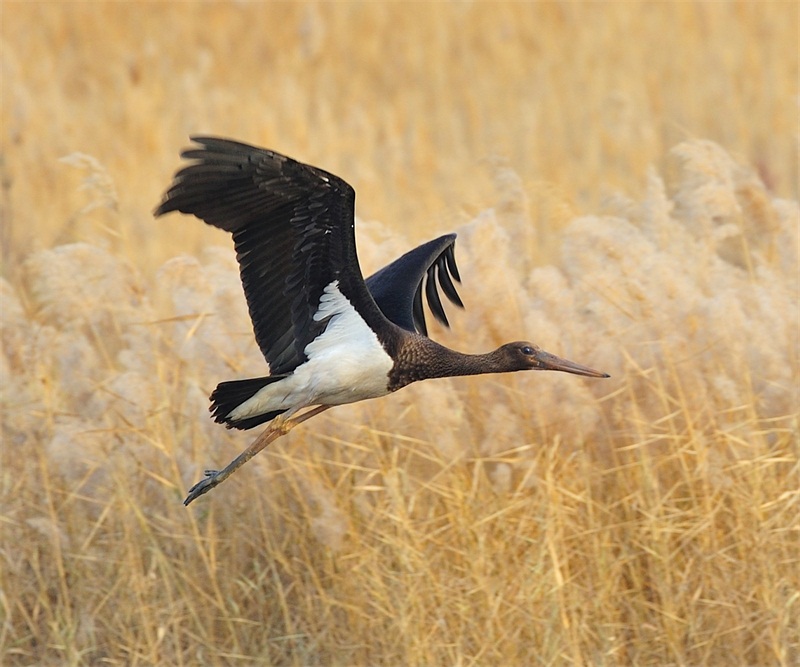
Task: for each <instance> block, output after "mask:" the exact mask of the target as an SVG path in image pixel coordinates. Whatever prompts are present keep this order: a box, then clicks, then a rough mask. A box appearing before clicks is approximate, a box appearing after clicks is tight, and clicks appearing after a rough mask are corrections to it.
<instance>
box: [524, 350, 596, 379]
mask: <svg viewBox="0 0 800 667" xmlns="http://www.w3.org/2000/svg"><path fill="white" fill-rule="evenodd" d="M535 359H536V361H537V362H538V364H537V365H536V366H534V370H537V371H563V372H564V373H574V374H575V375H585V376H587V377H590V378H608V377H611V376H610V375H609V374H608V373H601V372H600V371H596V370H594V369H593V368H589V367H588V366H582V365H581V364H576V363H575V362H574V361H570V360H569V359H562V358H561V357H557V356H556V355H554V354H550V353H549V352H545V351H544V350H538V351H537V352H536V355H535Z"/></svg>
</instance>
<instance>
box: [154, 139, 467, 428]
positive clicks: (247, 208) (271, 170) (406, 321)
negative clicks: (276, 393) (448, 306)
mask: <svg viewBox="0 0 800 667" xmlns="http://www.w3.org/2000/svg"><path fill="white" fill-rule="evenodd" d="M192 140H193V141H194V142H195V144H197V145H198V146H199V147H193V148H190V149H187V150H185V151H184V152H183V153H182V157H184V158H185V159H187V160H191V161H192V162H191V163H190V164H188V165H187V166H185V167H183V168H182V169H181V170H180V171H178V173H177V174H176V175H175V179H174V181H173V183H172V186H171V187H170V189H169V190H168V191H167V193H166V195H165V196H164V200H163V201H162V203H161V205H160V206H159V207H158V208H157V209H156V211H155V214H156V215H157V216H158V215H163V214H164V213H168V212H169V211H180V212H182V213H189V214H192V215H195V216H197V217H198V218H200V219H201V220H204V221H205V222H206V223H208V224H210V225H213V226H214V227H218V228H220V229H224V230H225V231H228V232H230V233H231V234H232V235H233V241H234V246H235V248H236V258H237V260H238V262H239V272H240V275H241V279H242V285H243V287H244V293H245V297H246V298H247V305H248V308H249V310H250V318H251V319H252V321H253V329H254V332H255V337H256V341H257V343H258V346H259V347H260V348H261V351H262V352H263V354H264V356H265V357H266V359H267V361H268V362H269V366H270V373H271V375H272V376H275V375H282V374H287V373H290V372H291V371H293V370H294V369H295V368H296V367H297V366H299V365H300V364H302V363H303V362H305V361H306V356H305V348H306V346H307V345H308V344H309V343H310V342H311V341H313V340H314V339H315V338H316V337H317V336H318V335H319V334H320V333H322V332H323V331H324V329H325V327H326V325H327V323H326V322H324V321H315V320H314V314H315V313H316V312H317V309H318V306H319V303H320V298H321V296H322V292H323V290H324V289H325V287H326V286H328V285H329V284H330V283H331V282H333V281H334V280H338V281H339V290H340V291H341V292H342V294H343V295H344V296H345V297H347V298H348V299H349V300H350V302H351V303H352V304H354V305H355V306H356V307H357V308H358V311H359V314H360V315H361V316H362V317H363V318H364V320H365V321H366V323H367V325H368V326H370V327H371V328H372V329H373V330H374V331H380V330H381V329H385V328H386V327H387V325H388V323H387V322H386V319H388V320H390V321H391V322H393V323H394V324H396V325H397V326H399V327H402V328H403V329H406V330H407V331H411V332H414V331H416V332H418V333H421V334H423V335H427V326H426V323H425V313H424V310H423V296H422V290H423V283H424V288H425V295H426V297H427V301H428V305H429V306H430V309H431V312H432V313H433V316H434V317H435V318H436V319H437V320H439V322H441V323H442V324H444V325H445V326H449V325H448V322H447V316H446V315H445V312H444V307H443V305H442V300H441V298H440V296H439V290H438V286H441V288H442V291H443V292H444V293H445V296H447V298H448V299H449V300H450V301H452V302H453V303H454V304H456V305H457V306H460V307H463V304H462V303H461V299H460V298H459V296H458V292H456V288H455V285H454V284H453V280H452V278H455V280H457V281H460V277H459V275H458V268H457V267H456V263H455V256H454V254H453V244H454V243H455V238H456V235H455V234H449V235H447V236H442V237H440V238H438V239H435V240H433V241H429V242H428V243H425V244H423V245H421V246H419V247H418V248H415V249H414V250H412V251H410V252H408V253H406V254H405V255H403V256H402V257H400V258H399V259H397V260H395V261H394V262H392V263H391V264H389V265H388V266H386V267H384V268H383V269H381V270H380V271H378V272H377V273H375V274H374V275H372V276H371V277H370V278H368V279H367V281H366V283H365V281H364V279H363V277H362V275H361V269H360V267H359V264H358V258H357V256H356V245H355V229H354V228H355V217H354V212H355V192H354V191H353V188H352V187H350V186H349V185H348V184H347V183H345V181H343V180H342V179H340V178H338V177H336V176H334V175H333V174H330V173H328V172H326V171H323V170H322V169H317V168H316V167H312V166H309V165H305V164H302V163H299V162H296V161H295V160H292V159H291V158H288V157H286V156H284V155H281V154H279V153H275V152H273V151H269V150H265V149H261V148H256V147H254V146H250V145H248V144H243V143H240V142H237V141H231V140H228V139H219V138H215V137H192ZM253 386H254V387H255V385H253ZM247 388H248V389H249V388H250V387H249V386H248V387H247ZM224 394H225V392H218V393H217V397H218V398H219V399H220V401H222V402H225V400H223V399H225V395H224ZM231 395H232V394H231ZM253 425H255V424H253ZM248 426H249V425H248ZM248 426H245V428H247V427H248Z"/></svg>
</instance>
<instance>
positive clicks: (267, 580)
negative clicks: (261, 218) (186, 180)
mask: <svg viewBox="0 0 800 667" xmlns="http://www.w3.org/2000/svg"><path fill="white" fill-rule="evenodd" d="M0 11H2V39H3V49H2V67H3V70H2V86H3V88H2V92H3V96H2V110H1V111H2V128H3V152H2V162H0V169H2V192H3V198H2V202H1V204H0V205H1V206H2V208H0V211H2V217H3V228H2V261H3V264H2V274H3V281H2V282H0V288H1V289H2V304H3V312H2V329H1V330H0V339H1V340H2V344H3V351H4V353H3V355H2V356H0V372H1V373H2V394H0V400H1V401H2V427H3V431H2V438H3V440H2V450H0V465H1V466H2V467H1V468H0V471H1V472H0V508H2V509H0V519H1V520H2V522H0V662H2V664H4V665H6V664H7V665H83V664H91V665H103V664H108V665H154V664H158V665H195V664H208V665H238V664H287V665H313V664H325V665H378V664H385V665H436V664H448V665H449V664H452V665H500V664H503V665H530V664H542V665H561V664H576V665H594V664H599V665H622V664H632V665H647V664H652V665H656V664H657V665H662V664H675V665H733V664H737V665H739V664H741V665H744V664H748V665H767V664H769V665H772V664H781V665H793V664H797V663H798V661H800V629H799V628H800V618H799V617H800V614H798V608H799V607H800V532H799V529H800V524H799V522H798V516H800V514H799V513H798V509H799V508H798V498H799V495H798V488H799V487H800V467H799V466H798V449H799V448H800V443H799V442H798V409H797V406H798V405H800V392H799V390H798V383H799V382H800V380H799V378H798V370H799V369H800V363H799V362H798V349H799V348H800V345H798V343H799V342H800V321H799V320H800V313H798V300H799V299H800V284H799V280H798V247H799V246H798V229H799V228H800V224H799V223H800V214H798V205H797V199H798V196H799V195H798V186H797V183H798V165H797V141H798V134H797V123H798V113H797V99H798V89H797V80H798V57H797V53H798V48H797V47H798V33H797V18H798V10H797V7H796V5H793V4H788V3H786V4H780V3H745V4H740V3H689V2H687V3H674V4H669V3H647V4H635V3H617V4H587V5H583V4H577V3H548V4H535V5H522V4H513V5H498V4H491V5H483V4H479V3H475V4H458V5H443V4H442V5H438V4H437V5H413V6H405V5H400V4H391V5H390V4H380V5H355V6H353V5H349V4H348V5H346V4H334V5H324V4H320V5H317V4H310V5H289V4H274V5H255V4H246V3H236V4H226V3H215V4H202V5H187V4H183V3H174V4H164V5H146V6H142V5H134V4H129V5H116V4H114V5H112V4H99V3H98V4H92V3H86V4H47V3H38V4H35V5H33V4H21V3H19V4H18V3H11V2H5V3H4V4H3V5H2V7H1V8H0ZM190 132H197V133H202V132H213V133H217V134H222V135H229V136H234V137H237V138H241V139H244V140H249V141H252V142H255V143H260V144H263V145H268V146H271V147H274V148H276V149H278V150H282V151H284V152H287V153H289V154H292V155H295V156H297V157H298V158H301V159H304V160H307V161H310V162H312V163H315V164H319V165H320V166H324V167H326V168H328V169H330V170H333V171H335V172H337V173H340V174H342V175H343V176H345V177H346V178H347V179H348V180H349V181H350V182H351V183H353V184H354V185H355V186H356V188H357V190H358V192H359V215H360V217H361V219H362V220H363V221H364V222H363V223H361V224H360V227H359V240H360V250H361V254H362V257H363V261H364V264H365V267H366V268H367V270H369V269H371V268H375V267H377V266H379V265H380V264H381V262H383V261H385V260H387V259H388V258H390V257H393V256H394V255H395V254H397V253H399V252H401V251H402V250H403V249H405V248H407V247H408V246H410V245H411V244H413V243H415V242H417V241H421V240H424V239H426V238H428V237H431V236H433V235H434V234H437V233H441V232H445V231H449V230H451V229H456V230H457V231H459V234H460V239H459V245H458V256H459V261H460V265H461V267H462V272H463V274H464V278H465V286H464V290H462V291H463V292H464V294H465V300H466V302H467V308H468V309H467V311H466V312H464V313H454V315H453V318H452V322H453V325H454V329H453V331H452V332H447V331H443V330H441V329H436V330H435V331H434V332H433V334H434V336H436V337H437V338H438V339H439V340H441V341H442V342H445V343H446V344H448V345H451V346H453V347H456V348H459V349H465V350H469V351H475V350H479V349H487V348H489V347H492V346H494V345H496V344H498V343H500V342H502V341H504V340H510V339H515V338H522V337H526V338H527V337H530V338H532V339H533V340H535V341H537V342H538V343H541V344H542V345H543V346H544V347H545V348H547V349H551V350H552V351H553V352H556V353H560V354H564V355H566V356H569V357H570V358H573V359H575V360H577V361H581V362H585V363H587V364H590V365H592V366H595V367H597V368H602V369H604V370H607V371H609V372H610V373H611V374H612V376H613V377H612V379H611V380H609V381H606V382H590V381H586V380H582V379H579V378H575V377H564V376H558V375H555V374H550V375H538V374H517V375H514V376H505V377H484V378H476V379H460V380H454V381H449V380H443V381H437V382H430V383H426V384H421V385H419V386H415V387H409V388H408V389H406V390H403V391H402V392H400V393H398V394H397V395H396V396H393V397H391V398H388V399H384V400H381V401H375V402H371V403H365V404H363V405H356V406H348V407H342V408H337V409H336V410H334V411H331V412H329V413H327V414H326V415H325V416H323V417H320V418H319V419H317V420H314V421H313V422H310V423H309V425H308V426H307V427H303V428H301V429H298V430H297V431H294V432H293V433H292V434H291V435H290V436H288V437H287V438H286V439H284V440H282V441H279V442H278V443H276V444H275V445H274V446H273V447H272V449H271V450H270V451H268V452H267V453H265V454H263V455H261V456H260V457H259V458H258V459H256V460H255V461H254V462H252V463H250V464H249V465H248V466H247V467H246V468H245V469H244V470H243V471H241V472H239V473H238V474H237V475H236V476H235V477H234V478H233V479H232V480H231V481H229V482H227V483H226V484H225V485H224V486H222V487H220V488H219V489H216V490H215V491H214V492H213V493H212V494H210V495H209V496H206V497H203V498H202V499H201V500H199V501H198V502H196V503H195V504H193V505H192V506H191V508H190V509H188V510H187V509H186V508H184V507H183V506H182V505H181V502H180V501H181V499H182V498H183V495H184V492H185V489H186V488H187V487H188V486H189V485H190V484H191V483H193V482H194V481H196V479H197V478H198V476H199V474H200V471H201V470H202V468H203V467H206V466H207V465H210V464H223V463H226V462H227V461H228V460H229V459H230V458H231V457H232V456H233V455H234V454H235V453H237V452H238V451H239V450H240V449H241V448H243V447H244V446H245V444H246V443H247V442H249V439H250V438H251V437H252V434H251V435H248V434H242V433H229V432H226V431H225V430H224V429H221V428H220V427H218V426H216V425H214V424H212V423H210V420H209V419H208V414H207V409H206V406H207V398H206V397H207V395H208V393H209V390H210V389H212V388H213V386H214V384H215V383H216V382H218V381H220V380H223V379H231V378H233V377H245V376H248V375H253V374H259V373H262V372H263V361H262V360H261V359H260V357H259V354H258V352H257V350H256V349H255V345H254V343H253V341H252V335H251V333H250V330H249V323H248V321H247V316H246V312H245V307H244V303H243V298H242V296H241V289H240V286H239V284H238V278H237V274H236V267H235V261H234V258H233V256H232V255H233V253H232V251H231V250H230V248H229V247H228V244H227V242H226V239H224V238H223V237H222V235H218V234H214V233H213V231H212V230H208V229H204V228H203V226H202V225H200V224H199V223H197V222H194V221H190V220H181V219H178V218H177V217H175V218H168V219H165V220H163V221H158V222H155V221H153V219H152V217H151V215H150V211H151V210H152V208H153V207H154V205H155V204H156V203H157V201H158V199H159V196H160V194H161V191H162V190H163V189H164V187H165V186H166V185H167V183H168V179H169V177H170V175H171V173H172V171H173V170H174V169H175V167H176V166H177V150H178V148H179V147H181V146H183V145H185V143H186V140H185V137H186V135H187V134H189V133H190ZM698 137H699V139H698ZM723 147H724V148H723ZM732 156H733V157H732ZM63 157H66V158H67V159H66V160H60V158H63ZM376 221H380V222H376ZM217 244H219V245H217ZM179 253H187V254H185V255H182V256H180V257H175V255H176V254H179Z"/></svg>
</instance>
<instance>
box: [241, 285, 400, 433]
mask: <svg viewBox="0 0 800 667" xmlns="http://www.w3.org/2000/svg"><path fill="white" fill-rule="evenodd" d="M326 318H330V319H329V320H328V325H327V327H326V328H325V331H324V332H323V333H322V334H320V335H319V336H318V337H317V338H316V339H314V340H313V341H312V342H311V343H309V344H308V345H307V346H306V348H305V350H304V352H305V354H306V357H307V358H308V361H307V362H306V363H305V364H302V365H301V366H298V368H297V369H296V370H295V371H294V372H293V373H292V374H291V375H290V376H289V377H287V378H286V379H285V380H281V381H280V382H275V383H273V384H269V385H267V386H265V387H264V388H262V389H261V390H260V391H259V392H258V393H256V394H255V395H253V396H252V397H251V398H249V399H248V400H247V401H245V402H244V403H242V404H241V405H240V406H239V407H237V408H236V409H235V410H233V411H232V412H231V413H230V416H231V418H233V419H244V418H247V417H250V416H255V415H259V414H263V413H265V412H271V411H273V410H287V411H288V412H287V414H286V415H285V416H287V417H288V416H290V415H291V414H293V413H295V412H296V411H297V410H300V409H301V408H304V407H306V406H308V405H342V404H344V403H355V402H356V401H363V400H364V399H367V398H377V397H378V396H385V395H386V394H388V393H389V391H388V390H387V388H386V387H387V384H388V382H389V378H388V374H389V371H390V370H391V368H392V366H393V361H392V358H391V357H390V356H389V355H388V354H387V353H386V350H384V349H383V346H382V345H381V344H380V341H379V340H378V337H377V336H376V335H375V332H374V331H372V329H370V328H369V327H368V326H367V324H366V322H364V320H363V319H361V316H360V315H359V314H358V312H357V311H356V310H355V308H353V305H352V304H351V303H350V301H348V300H347V298H346V297H345V296H344V295H343V294H342V293H341V292H340V291H339V282H338V281H336V280H335V281H333V282H332V283H331V284H330V285H328V286H327V287H326V288H325V290H324V292H323V295H322V298H321V299H320V304H319V308H318V309H317V312H316V313H315V315H314V319H315V320H317V321H320V320H324V319H326Z"/></svg>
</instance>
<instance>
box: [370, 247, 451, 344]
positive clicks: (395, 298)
mask: <svg viewBox="0 0 800 667" xmlns="http://www.w3.org/2000/svg"><path fill="white" fill-rule="evenodd" d="M455 241H456V235H455V234H447V235H445V236H441V237H439V238H438V239H434V240H433V241H428V243H423V244H422V245H421V246H419V247H417V248H414V250H411V251H409V252H407V253H406V254H405V255H403V256H402V257H399V258H398V259H396V260H395V261H394V262H392V263H391V264H389V265H388V266H385V267H383V268H382V269H381V270H380V271H378V272H376V273H374V274H372V275H371V276H370V277H369V278H367V287H368V288H369V291H370V292H371V293H372V297H373V298H374V299H375V303H377V304H378V307H379V308H380V309H381V311H382V312H383V314H384V315H385V316H386V317H387V319H389V320H391V321H392V322H394V323H395V324H396V325H397V326H399V327H402V328H403V329H406V330H407V331H416V332H418V333H421V334H423V335H425V336H427V335H428V327H427V325H426V323H425V311H424V309H423V299H422V288H423V282H424V283H425V285H424V287H425V296H426V297H427V301H428V306H429V307H430V309H431V312H432V313H433V316H434V317H435V318H436V319H437V320H438V321H439V322H441V323H442V324H444V325H445V326H450V325H449V323H448V321H447V316H446V315H445V312H444V306H443V305H442V300H441V298H440V297H439V290H438V288H437V281H438V284H439V285H441V287H442V291H443V292H444V293H445V295H446V296H447V298H448V299H449V300H450V301H452V302H453V303H454V304H456V305H457V306H459V307H460V308H463V307H464V304H463V303H462V302H461V299H460V298H459V296H458V292H457V291H456V288H455V285H454V284H453V281H452V279H451V276H452V277H453V278H455V279H456V280H457V281H459V282H460V281H461V278H460V277H459V275H458V267H456V260H455V254H454V250H453V248H454V245H455Z"/></svg>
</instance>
